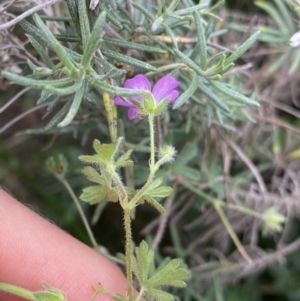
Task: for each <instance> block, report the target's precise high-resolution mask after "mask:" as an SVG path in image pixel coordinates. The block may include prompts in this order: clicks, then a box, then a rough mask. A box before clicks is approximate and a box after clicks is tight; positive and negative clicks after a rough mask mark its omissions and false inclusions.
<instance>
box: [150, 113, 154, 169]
mask: <svg viewBox="0 0 300 301" xmlns="http://www.w3.org/2000/svg"><path fill="white" fill-rule="evenodd" d="M149 130H150V152H151V156H150V171H152V170H153V169H154V166H155V136H154V116H153V115H152V114H150V115H149Z"/></svg>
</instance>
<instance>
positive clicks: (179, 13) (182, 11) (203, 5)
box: [173, 3, 208, 16]
mask: <svg viewBox="0 0 300 301" xmlns="http://www.w3.org/2000/svg"><path fill="white" fill-rule="evenodd" d="M207 7H208V4H207V3H201V4H198V5H195V6H191V7H187V8H183V9H180V10H177V11H175V12H174V13H173V14H174V15H177V16H183V15H188V14H191V13H193V12H196V11H198V10H201V9H204V8H207Z"/></svg>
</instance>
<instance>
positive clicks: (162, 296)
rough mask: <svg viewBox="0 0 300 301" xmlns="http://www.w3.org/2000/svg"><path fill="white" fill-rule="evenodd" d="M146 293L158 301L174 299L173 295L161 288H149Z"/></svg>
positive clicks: (171, 300)
mask: <svg viewBox="0 0 300 301" xmlns="http://www.w3.org/2000/svg"><path fill="white" fill-rule="evenodd" d="M147 295H149V296H150V297H154V298H155V299H156V300H159V301H173V300H175V298H174V296H172V295H171V294H169V293H167V292H164V291H162V290H159V289H153V288H152V289H150V290H148V291H147Z"/></svg>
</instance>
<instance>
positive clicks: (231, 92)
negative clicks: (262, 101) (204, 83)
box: [210, 81, 260, 107]
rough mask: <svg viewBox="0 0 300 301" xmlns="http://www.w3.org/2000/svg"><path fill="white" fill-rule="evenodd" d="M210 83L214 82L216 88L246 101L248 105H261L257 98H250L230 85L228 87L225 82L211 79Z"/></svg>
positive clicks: (242, 101)
mask: <svg viewBox="0 0 300 301" xmlns="http://www.w3.org/2000/svg"><path fill="white" fill-rule="evenodd" d="M210 84H212V85H213V86H214V87H215V88H216V89H218V90H219V91H221V92H223V93H224V94H226V95H228V96H230V97H232V98H233V99H234V100H236V101H238V102H241V103H244V104H246V105H248V106H255V107H259V106H260V105H259V103H258V102H256V101H255V100H252V99H250V98H249V97H246V96H244V95H242V94H240V93H239V92H237V91H235V90H233V89H230V88H228V87H226V85H225V84H223V83H220V82H217V81H210Z"/></svg>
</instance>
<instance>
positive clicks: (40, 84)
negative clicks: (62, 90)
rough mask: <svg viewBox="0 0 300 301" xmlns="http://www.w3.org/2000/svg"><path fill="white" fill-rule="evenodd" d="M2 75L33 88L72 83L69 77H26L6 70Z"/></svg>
mask: <svg viewBox="0 0 300 301" xmlns="http://www.w3.org/2000/svg"><path fill="white" fill-rule="evenodd" d="M1 74H2V76H4V77H5V78H7V79H9V80H11V81H13V82H14V83H16V84H19V85H21V86H25V87H32V88H35V89H45V88H46V87H48V86H52V87H61V86H65V85H68V84H70V83H72V80H71V79H69V78H63V79H59V80H56V79H55V80H36V79H32V78H27V77H24V76H20V75H17V74H14V73H10V72H8V71H2V73H1Z"/></svg>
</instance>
